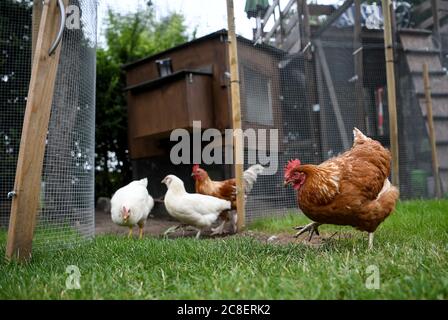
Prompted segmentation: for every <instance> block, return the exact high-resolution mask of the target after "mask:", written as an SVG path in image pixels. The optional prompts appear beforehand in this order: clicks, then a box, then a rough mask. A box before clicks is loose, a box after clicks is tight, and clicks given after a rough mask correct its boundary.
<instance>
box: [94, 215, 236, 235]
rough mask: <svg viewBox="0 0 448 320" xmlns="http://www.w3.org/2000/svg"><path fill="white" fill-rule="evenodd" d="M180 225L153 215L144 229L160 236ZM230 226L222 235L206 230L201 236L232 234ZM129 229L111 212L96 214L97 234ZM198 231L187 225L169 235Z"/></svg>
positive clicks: (193, 233)
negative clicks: (117, 223) (114, 220)
mask: <svg viewBox="0 0 448 320" xmlns="http://www.w3.org/2000/svg"><path fill="white" fill-rule="evenodd" d="M177 225H179V222H177V221H175V220H171V219H169V218H163V219H161V218H160V217H157V218H155V217H154V216H151V215H150V217H149V218H148V220H147V221H146V224H145V228H144V229H143V232H144V235H145V236H152V237H160V236H163V233H164V232H165V231H166V230H167V229H168V228H170V227H172V226H177ZM229 228H230V226H229V225H228V226H227V228H226V230H225V231H226V233H225V234H222V235H219V236H218V235H216V236H211V230H210V229H208V230H205V231H204V232H203V233H201V238H222V237H226V236H229V235H231V232H230V230H229ZM128 232H129V229H128V228H127V227H122V226H119V225H116V224H115V223H113V222H112V219H111V217H110V214H105V213H104V212H97V213H96V214H95V234H97V235H101V234H114V235H127V234H128ZM196 233H197V231H196V230H194V229H193V228H190V227H186V228H184V229H182V230H177V231H175V232H173V233H171V234H170V235H169V238H178V237H194V236H196ZM137 235H138V226H136V227H135V228H134V236H137Z"/></svg>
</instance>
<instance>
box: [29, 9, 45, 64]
mask: <svg viewBox="0 0 448 320" xmlns="http://www.w3.org/2000/svg"><path fill="white" fill-rule="evenodd" d="M42 7H43V4H42V0H34V1H33V18H32V19H33V20H32V21H33V35H32V37H33V39H32V41H33V42H32V51H31V52H32V54H31V64H32V63H33V60H34V52H36V43H37V36H38V35H39V27H40V17H41V16H42Z"/></svg>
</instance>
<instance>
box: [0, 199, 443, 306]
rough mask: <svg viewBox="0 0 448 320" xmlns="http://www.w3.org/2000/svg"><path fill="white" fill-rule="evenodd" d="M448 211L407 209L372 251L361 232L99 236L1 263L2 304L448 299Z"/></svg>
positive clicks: (418, 205)
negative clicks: (370, 281) (315, 240)
mask: <svg viewBox="0 0 448 320" xmlns="http://www.w3.org/2000/svg"><path fill="white" fill-rule="evenodd" d="M447 212H448V201H427V202H425V201H414V202H405V203H400V204H399V206H398V209H397V212H395V213H394V214H393V215H392V216H391V217H390V218H388V219H387V220H386V221H385V222H384V223H383V224H382V225H381V226H380V228H379V230H378V231H377V232H376V234H375V245H374V248H373V250H371V251H368V250H367V235H366V234H365V233H362V232H359V231H356V230H354V229H353V228H344V230H343V232H344V233H349V234H350V235H351V237H346V238H345V237H344V238H341V239H338V238H335V239H333V240H331V241H328V242H327V243H325V244H324V245H322V246H320V247H318V248H316V247H312V246H308V245H306V244H303V243H299V242H298V243H292V244H290V245H278V244H266V243H261V242H259V241H257V240H254V239H253V238H248V237H243V236H233V237H227V238H221V239H201V240H195V239H193V238H178V239H175V240H171V239H163V238H152V237H145V238H144V239H143V240H141V241H140V240H137V239H126V238H125V237H124V236H121V237H117V236H112V235H111V236H100V237H97V238H96V240H95V241H93V242H91V243H90V244H88V245H85V246H81V247H77V248H73V249H69V250H61V251H39V252H35V254H34V258H33V261H32V263H30V264H29V265H25V266H21V265H17V264H14V263H9V264H8V263H6V262H3V261H0V299H17V298H19V299H447V298H448V276H447V272H446V266H447V264H448V255H447V249H448V247H447V243H448V232H447V230H448V215H447ZM291 219H293V218H292V217H291V218H288V219H286V220H285V223H284V224H283V225H284V226H283V228H279V227H278V226H280V225H281V224H282V223H283V219H282V218H277V219H271V221H272V222H273V221H275V222H276V225H277V227H276V228H277V232H285V231H289V230H291V227H292V226H293V225H295V224H294V223H295V222H299V223H302V222H304V220H302V219H300V220H298V221H293V220H291ZM149 223H151V221H149ZM291 223H292V225H291ZM265 227H266V228H265V230H266V229H269V226H268V225H267V224H265ZM325 228H330V227H325ZM325 228H322V231H323V232H326V230H328V229H325ZM5 235H6V233H3V234H2V233H0V243H3V241H4V238H5ZM3 248H4V246H1V247H0V256H2V255H4V252H3V251H2V250H4V249H3ZM69 265H76V266H78V268H79V270H80V272H81V278H80V285H81V289H80V290H67V289H66V287H65V283H66V279H67V276H68V275H67V273H65V270H66V268H67V266H69ZM371 265H375V266H377V267H378V270H379V273H380V288H379V289H378V290H371V289H367V288H366V286H365V283H366V278H367V277H368V276H369V275H371V273H369V272H368V271H367V268H368V267H369V266H371Z"/></svg>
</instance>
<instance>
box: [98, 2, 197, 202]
mask: <svg viewBox="0 0 448 320" xmlns="http://www.w3.org/2000/svg"><path fill="white" fill-rule="evenodd" d="M104 31H105V32H104V34H105V39H106V44H105V46H104V47H103V48H98V51H97V88H96V89H97V97H96V110H97V114H96V183H95V184H96V185H95V190H96V196H97V197H99V196H109V197H110V196H111V195H112V193H113V192H114V191H115V190H116V189H117V188H119V187H121V186H122V185H124V184H126V183H128V182H129V181H130V180H131V178H132V174H131V162H130V159H129V153H128V136H127V111H126V94H125V93H124V92H123V88H124V87H125V86H126V81H125V72H124V71H123V70H122V68H121V67H122V65H123V64H126V63H128V62H132V61H135V60H138V59H140V58H143V57H145V56H149V55H153V54H155V53H157V52H160V51H163V50H166V49H169V48H171V47H173V46H176V45H179V44H181V43H184V42H186V41H187V40H188V35H187V32H186V26H185V23H184V17H183V16H182V15H181V14H177V13H171V14H169V15H168V16H167V17H164V18H162V19H161V20H157V19H156V18H155V14H154V10H153V8H152V7H145V8H140V9H139V10H138V11H137V12H135V13H130V14H121V13H118V12H113V11H109V12H108V17H107V23H106V25H105V26H104ZM111 162H112V163H113V164H112V166H111Z"/></svg>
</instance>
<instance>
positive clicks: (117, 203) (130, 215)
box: [110, 178, 154, 239]
mask: <svg viewBox="0 0 448 320" xmlns="http://www.w3.org/2000/svg"><path fill="white" fill-rule="evenodd" d="M147 186H148V179H147V178H144V179H141V180H136V181H132V182H131V183H129V184H128V185H126V186H124V187H122V188H120V189H118V190H117V191H116V192H115V193H114V195H113V196H112V199H111V201H110V202H111V216H112V221H113V222H114V223H116V224H118V225H120V226H128V227H129V234H128V237H131V236H132V228H133V227H134V226H135V225H138V226H139V228H140V233H139V239H141V238H142V237H143V227H144V226H145V223H146V219H147V218H148V215H149V213H150V212H151V210H152V208H153V207H154V199H153V198H152V197H151V196H150V195H149V193H148V190H147V189H146V188H147Z"/></svg>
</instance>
